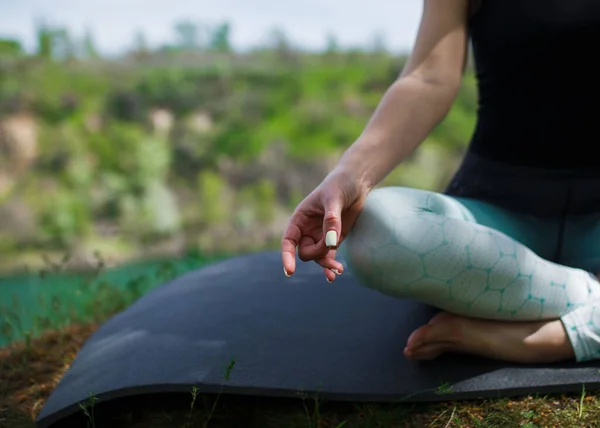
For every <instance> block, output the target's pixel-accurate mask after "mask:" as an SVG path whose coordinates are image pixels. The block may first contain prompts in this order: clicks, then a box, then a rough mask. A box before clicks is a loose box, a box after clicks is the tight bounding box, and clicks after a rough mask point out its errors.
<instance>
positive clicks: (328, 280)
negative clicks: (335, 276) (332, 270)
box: [325, 277, 333, 284]
mask: <svg viewBox="0 0 600 428" xmlns="http://www.w3.org/2000/svg"><path fill="white" fill-rule="evenodd" d="M325 279H326V280H327V282H328V283H330V284H331V283H332V282H333V281H332V280H330V279H329V278H327V277H325Z"/></svg>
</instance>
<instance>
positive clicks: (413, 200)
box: [340, 187, 441, 280]
mask: <svg viewBox="0 0 600 428" xmlns="http://www.w3.org/2000/svg"><path fill="white" fill-rule="evenodd" d="M435 195H436V194H435V193H433V192H428V191H423V190H418V189H411V188H404V187H386V188H379V189H376V190H374V191H373V192H371V194H370V195H369V196H368V197H367V199H366V201H365V204H364V206H363V209H362V211H361V213H360V215H359V216H358V218H357V220H356V222H355V224H354V226H353V228H352V230H351V231H350V233H349V234H348V236H347V237H346V240H345V241H344V243H343V245H342V248H341V249H340V250H341V252H342V256H343V258H344V259H345V261H346V263H347V265H348V267H349V268H350V270H351V271H352V272H353V273H354V274H356V275H357V276H358V277H359V278H369V279H370V280H372V278H373V277H375V276H381V275H382V274H383V272H384V271H386V270H387V271H389V270H390V269H392V270H398V266H397V265H398V262H399V261H401V262H402V264H403V265H404V266H411V265H413V262H414V264H415V265H417V264H419V263H420V259H419V251H420V247H421V246H422V245H423V244H424V241H423V238H425V239H426V240H428V239H430V238H431V237H432V236H431V235H430V234H428V231H427V229H428V228H430V227H431V226H432V225H433V224H434V223H435V221H434V223H432V219H433V220H434V217H436V216H437V215H436V213H435V212H434V209H433V208H435V207H434V206H432V199H431V198H432V196H433V197H435ZM438 196H441V195H438ZM427 235H429V236H427ZM440 237H441V235H440Z"/></svg>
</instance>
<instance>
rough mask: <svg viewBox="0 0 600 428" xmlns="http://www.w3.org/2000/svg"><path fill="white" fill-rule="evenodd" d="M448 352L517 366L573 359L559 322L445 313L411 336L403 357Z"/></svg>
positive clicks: (429, 357)
mask: <svg viewBox="0 0 600 428" xmlns="http://www.w3.org/2000/svg"><path fill="white" fill-rule="evenodd" d="M449 351H454V352H464V353H468V354H475V355H479V356H483V357H488V358H495V359H499V360H505V361H510V362H517V363H552V362H558V361H564V360H568V359H571V358H573V357H574V354H573V348H572V347H571V343H570V341H569V339H568V337H567V334H566V332H565V330H564V327H563V325H562V322H560V320H553V321H534V322H507V321H488V320H481V319H474V318H467V317H462V316H458V315H453V314H449V313H446V312H442V313H440V314H437V315H436V316H435V317H433V318H432V319H431V321H429V323H428V324H427V325H424V326H422V327H420V328H418V329H417V330H415V331H414V332H413V333H412V334H411V335H410V337H409V338H408V343H407V346H406V348H405V349H404V355H405V356H406V357H407V358H409V359H413V360H432V359H434V358H437V357H438V356H440V355H441V354H443V353H445V352H449Z"/></svg>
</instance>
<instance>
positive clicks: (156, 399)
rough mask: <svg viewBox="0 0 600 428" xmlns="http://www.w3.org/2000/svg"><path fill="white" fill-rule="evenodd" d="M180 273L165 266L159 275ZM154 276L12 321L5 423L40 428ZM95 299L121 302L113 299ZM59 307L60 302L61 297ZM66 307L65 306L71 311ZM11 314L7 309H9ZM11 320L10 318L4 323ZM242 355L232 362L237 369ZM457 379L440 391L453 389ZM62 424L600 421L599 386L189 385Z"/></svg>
mask: <svg viewBox="0 0 600 428" xmlns="http://www.w3.org/2000/svg"><path fill="white" fill-rule="evenodd" d="M173 275H174V272H172V271H171V270H169V269H166V268H165V267H164V266H162V267H161V270H160V271H159V272H157V274H156V276H157V277H160V279H161V280H167V279H169V278H171V277H172V276H173ZM146 288H147V287H146V286H141V285H140V280H136V279H134V280H132V281H131V284H129V285H128V286H127V287H126V288H125V289H124V290H121V291H117V290H115V289H114V288H113V287H110V286H108V285H106V286H104V287H100V288H99V289H97V291H98V292H99V294H97V295H94V296H92V297H93V299H92V300H93V301H91V302H90V308H89V309H90V310H94V312H93V316H91V317H88V318H86V319H77V318H76V317H72V316H71V317H70V318H69V319H70V320H71V321H72V322H71V323H70V325H57V324H56V322H51V321H50V320H46V321H45V322H43V323H40V330H41V332H40V331H39V330H38V331H36V332H35V334H31V332H29V331H20V330H22V329H21V327H20V325H19V317H18V314H17V313H13V314H11V316H10V317H7V318H6V320H5V322H6V323H8V321H10V325H11V326H12V327H14V329H16V330H17V331H20V333H21V334H20V337H22V338H23V339H22V340H20V341H13V343H11V344H10V345H9V346H7V347H5V348H0V428H4V427H6V428H32V427H34V426H35V425H34V420H35V418H36V417H37V415H38V414H39V412H40V411H41V409H42V407H43V405H44V402H45V400H46V399H47V398H48V396H49V395H50V394H51V392H52V390H53V389H54V388H55V386H56V385H57V383H58V381H59V380H60V379H61V377H62V376H63V374H64V373H65V371H66V370H67V369H68V367H69V365H70V364H71V362H72V361H73V359H74V357H75V355H76V353H77V352H78V350H79V348H80V347H81V346H82V345H83V343H84V342H85V341H86V339H87V338H88V337H89V336H90V335H91V334H92V333H93V332H94V330H95V329H96V328H97V327H98V326H99V325H100V324H101V323H102V321H103V320H105V319H106V318H107V317H109V316H110V315H111V314H114V313H116V312H119V311H120V310H122V309H124V308H125V307H126V306H128V305H129V304H130V303H131V302H132V301H134V300H135V299H136V298H137V297H139V296H140V295H141V294H143V291H144V289H146ZM94 301H95V302H100V301H104V302H112V303H111V304H110V305H108V306H102V305H98V304H97V303H96V304H94ZM53 310H55V311H58V312H61V304H60V302H53ZM65 315H66V314H65ZM5 317H6V316H5ZM5 327H6V324H5ZM232 371H235V360H231V361H230V363H229V364H228V365H227V367H225V368H224V373H223V376H224V378H225V380H227V379H229V376H230V374H231V372H232ZM451 388H452V385H449V384H442V385H440V386H439V387H438V388H437V390H436V392H437V393H438V394H447V393H449V392H451ZM60 426H61V427H70V426H73V427H86V428H101V427H110V428H121V427H123V428H125V427H127V428H163V427H164V428H178V427H180V428H192V427H199V428H209V427H210V428H213V427H235V428H238V427H242V426H243V427H248V428H250V427H260V428H375V427H381V428H393V427H442V428H449V427H498V428H503V427H523V428H533V427H561V428H562V427H600V395H595V394H590V393H589V392H588V391H585V389H583V388H582V391H581V394H578V395H561V396H545V397H538V396H528V397H522V398H518V399H496V400H478V401H460V402H453V401H447V402H441V403H433V404H406V403H404V404H395V405H390V404H364V403H331V402H323V401H322V400H320V399H319V397H318V395H317V396H314V395H313V396H311V395H310V394H306V393H301V392H299V393H298V398H297V399H265V398H258V397H238V396H229V395H222V394H221V393H220V392H219V393H218V394H215V395H202V394H200V392H199V389H198V388H197V387H195V386H194V387H192V388H191V389H190V391H189V393H171V394H162V395H161V394H152V395H150V394H149V395H145V396H137V397H130V398H123V399H120V400H115V401H107V402H103V401H102V399H101V398H99V397H96V396H95V395H94V394H90V396H89V397H88V398H87V399H86V400H84V401H83V402H81V403H79V412H77V413H76V414H75V415H74V416H73V417H71V418H69V419H68V420H65V421H64V423H61V425H60Z"/></svg>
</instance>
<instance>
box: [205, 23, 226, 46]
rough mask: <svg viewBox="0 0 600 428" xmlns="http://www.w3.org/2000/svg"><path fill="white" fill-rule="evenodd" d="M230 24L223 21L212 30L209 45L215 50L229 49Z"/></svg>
mask: <svg viewBox="0 0 600 428" xmlns="http://www.w3.org/2000/svg"><path fill="white" fill-rule="evenodd" d="M230 38H231V25H230V24H229V23H228V22H223V23H221V24H219V25H217V26H216V28H215V29H214V30H213V31H212V35H211V38H210V44H209V47H210V49H211V50H213V51H216V52H230V51H231V41H230Z"/></svg>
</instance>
